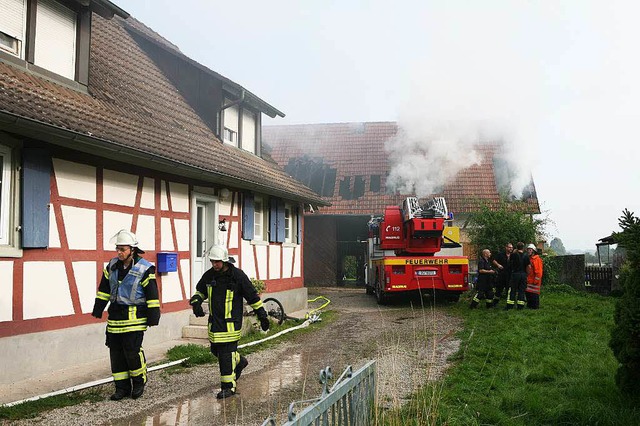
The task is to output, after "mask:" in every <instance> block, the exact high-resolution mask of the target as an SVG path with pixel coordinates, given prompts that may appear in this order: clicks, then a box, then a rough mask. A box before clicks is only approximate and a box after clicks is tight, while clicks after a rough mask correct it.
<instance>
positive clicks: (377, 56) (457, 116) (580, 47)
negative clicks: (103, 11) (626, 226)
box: [115, 0, 640, 249]
mask: <svg viewBox="0 0 640 426" xmlns="http://www.w3.org/2000/svg"><path fill="white" fill-rule="evenodd" d="M115 3H116V4H117V5H118V6H120V7H122V8H123V9H124V10H126V11H127V12H129V13H130V14H131V15H132V16H134V17H135V18H136V19H138V20H140V21H142V22H143V23H145V24H146V25H147V26H149V27H151V28H152V29H153V30H155V31H156V32H158V33H159V34H161V35H162V36H164V37H165V38H167V39H168V40H170V41H171V42H173V43H174V44H176V45H178V47H179V48H180V49H181V50H182V51H183V52H184V53H185V54H186V55H188V56H189V57H191V58H193V59H194V60H196V61H198V62H200V63H201V64H203V65H205V66H207V67H209V68H210V69H212V70H214V71H216V72H218V73H220V74H222V75H224V76H225V77H227V78H229V79H231V80H233V81H235V82H236V83H238V84H241V85H243V86H244V87H246V88H247V89H249V90H250V91H252V92H253V93H255V94H256V95H258V96H259V97H261V98H262V99H264V100H265V101H267V102H268V103H270V104H271V105H273V106H275V107H276V108H278V109H280V110H281V111H283V112H285V113H286V117H285V118H284V119H283V118H278V119H275V120H271V119H268V118H267V119H265V120H264V124H267V125H268V124H297V123H332V122H361V121H398V122H399V123H401V124H405V125H407V126H412V125H413V126H415V127H414V130H415V131H421V130H424V131H430V126H432V124H433V127H438V128H442V127H443V123H444V124H445V127H446V128H447V129H452V128H454V129H456V131H454V132H452V133H453V135H455V134H459V133H460V129H466V130H464V131H466V132H468V130H469V129H474V130H472V132H473V131H476V133H481V134H482V135H484V136H485V137H491V138H498V139H501V140H504V141H505V142H506V143H507V145H508V147H509V148H510V150H511V152H513V153H515V155H514V156H513V157H512V158H513V160H514V162H515V163H516V164H517V165H518V167H520V170H521V171H522V173H523V175H525V176H526V175H527V174H529V173H531V174H532V175H533V179H534V183H535V186H536V189H537V193H538V198H539V200H540V203H541V208H542V210H543V211H544V212H545V214H546V215H548V217H549V219H550V220H551V221H552V222H553V223H554V224H553V225H551V226H549V227H548V229H547V231H548V233H549V235H550V238H549V240H550V239H551V238H553V237H560V238H561V239H562V241H563V243H564V245H565V247H566V248H567V249H594V248H595V243H596V242H597V240H598V239H599V238H602V237H604V236H607V235H609V234H610V233H611V232H612V231H617V230H619V227H618V218H619V217H620V215H621V212H622V210H623V209H624V208H628V209H629V210H631V211H635V212H636V213H638V214H640V197H639V196H638V191H637V188H638V186H639V183H640V164H639V162H640V147H639V145H638V143H637V139H638V133H637V128H638V124H637V123H640V117H639V115H640V108H639V106H638V103H639V100H640V55H639V54H638V47H637V43H638V40H640V25H638V24H637V17H638V16H640V13H639V12H640V2H636V1H633V0H628V1H619V0H602V1H595V0H593V1H589V0H572V1H569V0H564V1H563V0H546V1H543V0H539V1H534V0H528V1H527V0H520V1H513V0H482V1H469V0H415V1H408V0H398V1H395V2H390V1H388V0H384V1H383V0H372V1H356V0H324V1H294V0H273V1H257V0H256V1H242V0H237V1H218V0H181V1H179V2H178V1H175V0H171V1H170V0H116V1H115ZM447 136H448V137H453V136H452V135H451V134H450V135H447ZM453 143H454V142H452V149H451V152H456V151H455V147H454V146H453Z"/></svg>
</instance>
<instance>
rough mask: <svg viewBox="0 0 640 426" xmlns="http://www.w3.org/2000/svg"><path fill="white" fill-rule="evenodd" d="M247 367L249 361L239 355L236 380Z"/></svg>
mask: <svg viewBox="0 0 640 426" xmlns="http://www.w3.org/2000/svg"><path fill="white" fill-rule="evenodd" d="M247 365H249V361H248V360H247V359H246V358H245V357H243V356H242V355H240V362H238V365H236V380H238V379H239V378H240V375H241V374H242V370H244V369H245V368H246V367H247Z"/></svg>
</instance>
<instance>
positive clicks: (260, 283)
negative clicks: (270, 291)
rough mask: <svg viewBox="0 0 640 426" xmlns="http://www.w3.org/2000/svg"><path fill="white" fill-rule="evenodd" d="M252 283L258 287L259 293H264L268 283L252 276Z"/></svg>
mask: <svg viewBox="0 0 640 426" xmlns="http://www.w3.org/2000/svg"><path fill="white" fill-rule="evenodd" d="M251 284H253V287H254V288H255V289H256V291H257V292H258V294H262V293H264V291H265V290H266V289H267V285H266V284H265V283H264V281H262V280H259V279H257V278H251Z"/></svg>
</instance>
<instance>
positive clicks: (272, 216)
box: [269, 197, 278, 243]
mask: <svg viewBox="0 0 640 426" xmlns="http://www.w3.org/2000/svg"><path fill="white" fill-rule="evenodd" d="M277 241H278V199H277V198H275V197H271V198H269V242H270V243H275V242H277Z"/></svg>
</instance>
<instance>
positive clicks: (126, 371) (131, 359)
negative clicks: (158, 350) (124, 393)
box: [107, 331, 147, 390]
mask: <svg viewBox="0 0 640 426" xmlns="http://www.w3.org/2000/svg"><path fill="white" fill-rule="evenodd" d="M143 337H144V331H132V332H129V333H107V346H108V347H109V355H110V357H111V374H112V375H113V380H114V381H115V384H116V388H118V389H120V388H121V389H125V390H128V389H131V382H133V384H134V386H136V385H140V384H144V383H146V382H147V360H146V358H145V356H144V351H143V350H142V339H143Z"/></svg>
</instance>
